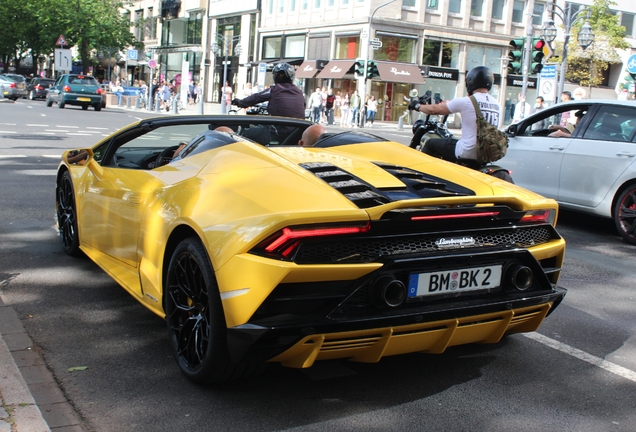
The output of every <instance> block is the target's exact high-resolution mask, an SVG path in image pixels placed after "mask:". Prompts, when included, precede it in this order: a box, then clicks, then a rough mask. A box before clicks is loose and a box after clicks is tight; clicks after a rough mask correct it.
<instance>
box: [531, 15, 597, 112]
mask: <svg viewBox="0 0 636 432" xmlns="http://www.w3.org/2000/svg"><path fill="white" fill-rule="evenodd" d="M546 7H547V11H548V13H552V14H554V15H556V16H558V17H559V18H561V21H562V22H563V25H564V26H565V40H564V42H563V57H562V58H561V75H560V76H559V86H558V88H557V92H558V102H561V93H563V86H564V85H565V72H566V71H567V67H568V62H567V61H568V60H567V57H568V44H569V42H570V30H571V29H572V26H573V25H574V24H575V23H576V22H577V21H579V20H581V19H585V20H586V21H585V24H583V26H582V27H581V30H580V31H579V34H578V35H577V40H578V42H579V46H580V47H581V48H582V49H583V50H585V49H586V48H587V47H589V46H590V45H592V42H594V31H592V26H590V24H589V22H587V20H588V19H589V17H590V10H589V9H586V8H581V9H580V10H579V11H578V12H575V13H572V3H567V5H566V9H565V10H563V8H561V7H560V6H558V5H556V4H554V3H548V4H547V5H546ZM554 8H556V9H558V11H556V10H554ZM559 11H560V12H559ZM556 34H557V29H556V26H555V25H554V20H548V21H545V22H544V23H543V27H541V37H542V38H543V39H544V40H546V41H547V42H548V43H552V42H553V41H554V39H556Z"/></svg>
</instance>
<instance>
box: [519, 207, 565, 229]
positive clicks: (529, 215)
mask: <svg viewBox="0 0 636 432" xmlns="http://www.w3.org/2000/svg"><path fill="white" fill-rule="evenodd" d="M555 220H556V211H555V210H552V209H549V210H530V211H527V212H526V214H525V215H524V216H523V217H522V218H521V223H549V224H551V225H554V222H555Z"/></svg>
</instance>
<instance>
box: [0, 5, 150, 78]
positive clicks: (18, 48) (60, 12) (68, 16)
mask: <svg viewBox="0 0 636 432" xmlns="http://www.w3.org/2000/svg"><path fill="white" fill-rule="evenodd" d="M125 4H130V3H129V2H124V1H122V0H24V1H22V2H16V1H1V2H0V17H2V18H0V56H2V58H3V59H9V58H10V59H13V61H14V62H15V63H16V66H18V65H19V63H20V61H22V60H23V59H24V58H25V57H26V56H27V55H32V56H34V57H37V56H39V55H49V54H51V53H53V51H54V49H55V48H59V47H57V46H55V42H56V41H57V38H58V37H59V36H60V35H64V37H65V38H66V41H67V43H68V46H67V47H66V48H71V47H73V46H76V47H77V48H78V51H79V55H80V58H81V59H82V62H83V65H84V67H85V69H86V68H87V67H88V66H89V63H90V60H89V59H90V52H91V50H92V49H99V47H100V46H113V47H117V48H120V49H123V48H125V47H127V46H129V45H137V42H136V41H135V39H134V36H133V34H132V33H131V32H130V26H131V23H130V17H129V15H128V14H122V12H123V9H122V8H123V7H124V5H125ZM5 63H6V61H5ZM84 72H86V70H85V71H84Z"/></svg>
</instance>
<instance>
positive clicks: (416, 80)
mask: <svg viewBox="0 0 636 432" xmlns="http://www.w3.org/2000/svg"><path fill="white" fill-rule="evenodd" d="M376 63H377V65H378V72H379V73H380V79H381V80H382V81H389V82H397V83H408V84H424V78H422V73H421V72H420V68H419V66H418V65H416V64H411V63H393V62H387V61H377V62H376Z"/></svg>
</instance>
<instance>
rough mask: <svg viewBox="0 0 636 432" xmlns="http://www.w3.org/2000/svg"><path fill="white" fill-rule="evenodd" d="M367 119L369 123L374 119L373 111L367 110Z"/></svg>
mask: <svg viewBox="0 0 636 432" xmlns="http://www.w3.org/2000/svg"><path fill="white" fill-rule="evenodd" d="M367 121H371V124H373V122H374V121H375V111H367Z"/></svg>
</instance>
